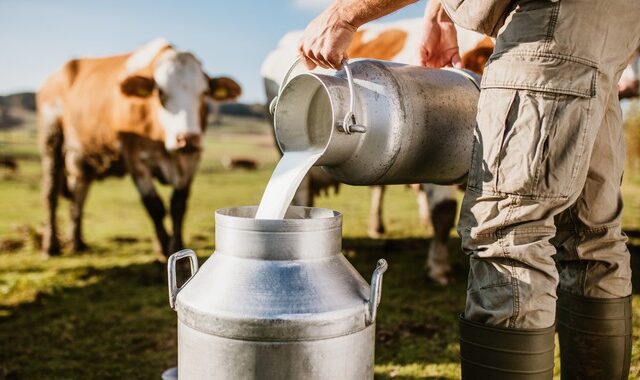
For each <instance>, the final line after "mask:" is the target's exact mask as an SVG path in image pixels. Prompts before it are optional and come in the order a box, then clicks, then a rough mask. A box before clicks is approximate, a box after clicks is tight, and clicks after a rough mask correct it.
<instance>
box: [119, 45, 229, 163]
mask: <svg viewBox="0 0 640 380" xmlns="http://www.w3.org/2000/svg"><path fill="white" fill-rule="evenodd" d="M120 89H121V91H122V93H123V94H124V95H126V96H130V97H137V98H151V99H152V102H151V104H150V105H151V106H152V107H153V109H152V110H151V113H152V114H153V115H154V119H155V120H154V122H155V123H157V125H159V127H160V128H161V129H162V131H163V132H164V145H165V147H166V149H167V150H168V151H176V150H181V151H198V150H200V148H201V145H200V141H201V137H202V132H203V131H204V125H205V124H206V118H207V113H208V112H207V105H206V100H213V101H226V100H231V99H235V98H237V97H238V96H240V94H241V89H240V86H239V85H238V83H236V82H235V81H234V80H232V79H230V78H226V77H219V78H209V77H208V76H207V75H206V74H205V73H204V72H203V70H202V64H201V63H200V61H198V59H197V58H196V57H195V56H194V55H193V54H191V53H188V52H179V51H176V50H173V49H168V50H166V51H164V52H162V53H161V54H160V55H159V56H158V58H157V60H156V62H155V65H154V67H153V77H145V76H141V75H131V76H129V77H127V78H126V79H125V80H124V81H122V83H121V84H120Z"/></svg>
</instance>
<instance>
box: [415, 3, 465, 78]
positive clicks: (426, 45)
mask: <svg viewBox="0 0 640 380" xmlns="http://www.w3.org/2000/svg"><path fill="white" fill-rule="evenodd" d="M420 63H421V64H422V66H425V67H433V68H441V67H452V66H453V67H457V68H461V67H462V61H461V60H460V51H459V49H458V34H457V32H456V27H455V25H454V24H453V21H451V19H450V18H449V16H448V15H447V13H446V12H445V11H444V8H443V7H442V4H441V3H440V0H431V1H429V3H428V4H427V8H426V10H425V15H424V35H423V37H422V43H421V44H420Z"/></svg>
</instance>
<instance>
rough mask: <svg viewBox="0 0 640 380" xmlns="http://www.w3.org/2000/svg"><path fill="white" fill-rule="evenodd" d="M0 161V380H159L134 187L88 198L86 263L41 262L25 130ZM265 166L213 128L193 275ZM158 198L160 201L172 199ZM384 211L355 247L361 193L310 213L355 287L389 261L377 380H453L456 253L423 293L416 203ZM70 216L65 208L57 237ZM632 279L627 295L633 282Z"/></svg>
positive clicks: (159, 285) (232, 132) (165, 339)
mask: <svg viewBox="0 0 640 380" xmlns="http://www.w3.org/2000/svg"><path fill="white" fill-rule="evenodd" d="M256 131H258V132H260V133H256ZM250 132H251V133H250ZM0 151H1V152H2V153H12V154H16V155H18V156H19V157H20V160H19V165H20V168H19V171H18V173H15V174H10V173H8V172H7V171H5V170H4V169H0V178H2V179H0V243H2V247H4V248H2V249H4V251H1V252H0V378H7V379H70V378H74V379H102V378H104V379H107V378H108V379H114V378H118V379H153V378H159V375H160V373H161V372H162V371H163V370H164V369H165V368H167V367H170V366H174V365H175V363H176V315H175V313H174V312H173V311H172V310H171V309H170V308H169V305H168V301H167V290H166V280H165V273H166V272H165V268H164V265H162V264H158V263H156V262H155V261H154V260H155V255H154V253H153V247H152V240H151V236H152V227H151V223H150V221H149V219H148V218H147V216H146V215H145V212H144V210H143V207H142V205H141V203H140V201H139V199H138V195H137V194H136V191H135V189H134V187H133V184H132V183H131V180H130V179H128V178H123V179H108V180H105V181H103V182H99V183H96V184H94V186H93V187H92V188H91V191H90V194H89V200H88V203H87V209H86V218H85V224H84V226H85V233H86V240H87V242H88V243H89V244H90V245H91V247H92V249H91V250H90V251H89V252H88V253H85V254H82V255H71V254H65V255H63V256H62V257H59V258H52V259H48V260H44V259H42V257H41V256H40V254H39V252H38V249H37V247H36V244H35V242H34V241H33V240H34V239H33V236H34V235H35V234H36V233H34V231H36V232H37V231H38V230H39V229H40V228H41V227H40V226H41V221H42V220H43V215H44V213H43V208H42V205H41V201H40V194H39V191H40V190H39V181H40V169H39V162H38V157H37V150H36V148H35V135H34V133H33V129H32V128H31V129H29V128H27V129H20V130H14V131H10V132H2V133H1V134H0ZM224 155H242V156H248V157H253V158H256V159H259V160H260V161H261V162H262V163H263V165H262V167H261V168H260V169H259V170H257V171H253V172H248V171H226V170H224V169H223V168H222V166H221V164H220V159H221V158H222V157H223V156H224ZM276 159H277V155H276V153H275V150H274V148H273V146H272V144H271V143H270V135H269V131H268V129H267V127H266V126H265V125H263V124H256V125H254V126H253V127H252V128H244V129H243V128H238V127H232V126H224V127H218V128H215V129H210V131H209V133H208V135H207V139H206V153H205V156H204V158H203V161H202V163H201V166H200V173H199V174H198V176H197V178H196V181H195V183H194V188H193V191H192V197H191V199H190V201H189V210H188V215H187V222H186V226H185V233H186V244H187V245H188V246H189V247H192V248H194V249H195V250H196V251H197V252H198V254H199V255H200V258H201V262H202V260H204V259H206V257H207V256H208V255H210V254H211V252H212V250H213V243H214V241H213V229H214V223H213V213H214V211H215V210H216V209H217V208H221V207H229V206H237V205H247V204H257V203H258V201H259V199H260V196H261V194H262V191H263V189H264V186H265V185H266V182H267V180H268V178H269V175H270V173H271V171H272V169H273V166H274V164H275V160H276ZM632 174H633V173H632ZM624 191H625V201H626V205H627V210H626V214H625V219H624V222H625V229H627V230H629V231H631V232H633V234H632V235H633V236H635V237H634V238H633V239H632V240H631V244H630V247H631V249H632V252H634V255H633V256H634V267H635V268H636V273H640V263H638V262H639V261H640V260H638V259H636V258H635V256H637V252H638V251H640V240H638V238H637V236H638V231H640V220H638V215H640V176H634V175H628V176H627V179H625V184H624ZM161 192H162V194H163V196H164V197H165V199H166V198H167V195H168V194H169V189H167V188H162V191H161ZM386 198H387V202H386V204H385V211H386V217H385V221H386V224H387V230H388V233H387V237H386V238H385V239H381V240H371V239H368V238H366V227H367V225H366V224H367V218H368V211H369V190H368V189H367V188H361V187H360V188H356V187H349V186H343V187H342V188H341V190H340V193H339V194H338V195H337V196H330V197H324V198H322V199H321V200H320V201H319V204H318V205H319V206H321V207H331V208H334V209H336V210H339V211H341V212H343V214H344V251H345V254H346V255H347V257H348V258H349V260H350V261H351V262H352V263H353V264H354V265H355V267H356V268H357V269H358V270H359V271H360V273H362V275H363V276H364V277H365V278H367V279H368V278H369V276H370V274H371V272H372V270H373V268H374V267H375V262H376V260H377V259H378V258H380V257H384V258H386V259H387V260H388V261H389V265H390V269H389V271H388V272H387V274H386V275H385V284H384V291H383V299H382V304H381V308H380V312H379V315H378V318H379V319H378V331H377V346H376V367H375V371H376V376H377V377H379V378H381V379H386V378H398V379H418V378H420V379H422V378H458V376H459V375H458V374H459V365H458V354H459V347H458V343H457V334H458V329H457V323H456V315H457V313H458V312H460V311H461V310H462V308H463V305H464V297H465V289H466V284H465V283H466V269H467V266H466V260H465V257H464V256H463V255H462V254H461V253H460V250H459V248H458V246H459V240H458V239H452V242H451V250H452V252H454V254H453V257H452V261H453V268H454V276H455V279H456V283H455V284H454V285H452V286H449V287H446V288H441V287H438V286H436V285H434V284H432V283H430V282H428V281H427V280H426V277H425V274H424V271H423V269H422V267H423V263H424V260H425V254H426V246H427V243H428V239H429V236H430V231H429V229H427V228H425V227H423V226H421V225H420V224H419V222H418V215H417V207H416V204H415V199H414V196H413V193H412V192H411V191H410V190H408V189H405V188H404V187H402V186H395V187H392V188H390V190H389V192H388V194H387V197H386ZM67 214H68V205H67V203H66V202H62V207H61V209H60V210H59V220H60V222H61V226H62V227H63V228H62V231H65V232H67V229H66V227H67V225H68V217H67ZM634 280H635V288H634V289H635V292H636V293H637V292H638V289H640V279H639V278H638V276H636V278H635V279H634ZM212 291H215V290H212ZM634 315H635V317H636V318H635V328H636V329H635V331H636V333H635V335H634V341H633V349H634V356H633V361H632V363H633V365H634V366H633V373H634V376H636V377H638V376H640V335H639V334H640V324H639V321H640V297H639V296H638V295H637V294H635V295H634ZM557 369H558V366H556V370H557Z"/></svg>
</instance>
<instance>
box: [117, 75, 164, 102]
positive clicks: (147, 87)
mask: <svg viewBox="0 0 640 380" xmlns="http://www.w3.org/2000/svg"><path fill="white" fill-rule="evenodd" d="M155 87H156V82H155V81H154V80H153V78H149V77H144V76H141V75H132V76H129V77H127V78H126V79H125V80H123V81H122V82H121V83H120V91H122V93H123V94H125V95H126V96H135V97H138V98H148V97H149V96H151V94H152V93H153V89H154V88H155Z"/></svg>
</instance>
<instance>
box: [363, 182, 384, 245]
mask: <svg viewBox="0 0 640 380" xmlns="http://www.w3.org/2000/svg"><path fill="white" fill-rule="evenodd" d="M384 192H385V186H371V210H370V211H369V230H368V231H367V233H368V235H369V237H370V238H372V239H378V238H380V237H381V236H382V234H384V223H383V221H382V202H383V200H384Z"/></svg>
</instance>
